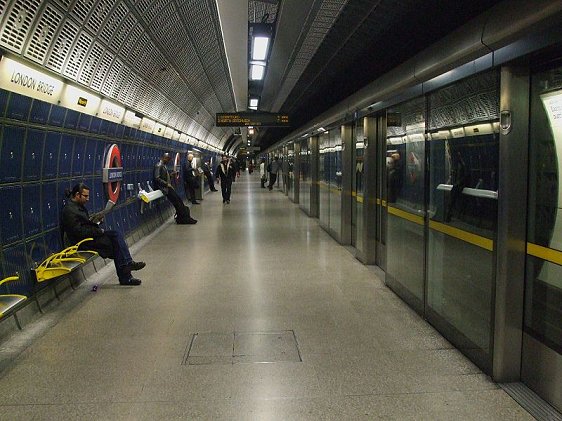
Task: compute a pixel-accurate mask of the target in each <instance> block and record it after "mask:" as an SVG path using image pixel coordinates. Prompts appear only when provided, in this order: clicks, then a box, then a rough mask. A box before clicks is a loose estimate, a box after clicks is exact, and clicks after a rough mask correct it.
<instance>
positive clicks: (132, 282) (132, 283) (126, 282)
mask: <svg viewBox="0 0 562 421" xmlns="http://www.w3.org/2000/svg"><path fill="white" fill-rule="evenodd" d="M141 282H142V281H141V280H140V279H137V278H129V279H127V280H124V281H119V283H120V284H121V285H129V286H135V285H140V284H141Z"/></svg>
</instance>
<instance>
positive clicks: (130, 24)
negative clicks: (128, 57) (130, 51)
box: [109, 13, 137, 51]
mask: <svg viewBox="0 0 562 421" xmlns="http://www.w3.org/2000/svg"><path fill="white" fill-rule="evenodd" d="M136 24H137V20H136V19H135V17H134V16H133V15H132V14H130V13H129V14H128V15H127V17H126V18H125V20H124V21H123V23H122V24H121V26H120V27H119V29H118V30H117V32H116V33H115V36H114V37H113V39H112V41H111V44H110V45H109V47H110V48H111V49H113V50H114V51H118V50H119V48H121V47H122V45H123V43H124V42H125V39H127V36H128V35H129V33H130V32H131V31H132V30H133V28H134V27H135V25H136ZM127 47H129V46H128V45H127Z"/></svg>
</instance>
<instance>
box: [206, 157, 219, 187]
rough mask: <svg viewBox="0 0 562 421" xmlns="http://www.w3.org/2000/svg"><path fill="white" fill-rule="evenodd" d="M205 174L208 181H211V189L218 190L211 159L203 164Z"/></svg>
mask: <svg viewBox="0 0 562 421" xmlns="http://www.w3.org/2000/svg"><path fill="white" fill-rule="evenodd" d="M203 174H205V177H206V178H207V182H208V183H209V189H210V190H211V191H218V190H217V189H216V188H215V179H214V178H213V173H212V172H211V165H210V164H209V161H206V162H205V163H204V164H203Z"/></svg>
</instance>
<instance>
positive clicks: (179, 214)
mask: <svg viewBox="0 0 562 421" xmlns="http://www.w3.org/2000/svg"><path fill="white" fill-rule="evenodd" d="M170 159H171V157H170V154H169V153H165V154H163V155H162V157H161V158H160V161H158V163H157V164H156V165H155V166H154V172H153V174H154V184H155V186H156V187H157V188H159V189H160V190H161V191H162V193H164V196H166V198H167V199H168V200H169V201H170V202H171V203H172V205H174V208H175V209H176V223H177V224H196V223H197V220H196V219H193V218H192V217H191V215H190V212H189V208H188V207H187V206H185V205H184V204H183V202H182V200H181V199H180V197H179V196H178V194H177V193H176V191H175V190H174V188H173V187H172V184H171V183H170V173H168V168H167V167H166V164H167V163H168V162H170Z"/></svg>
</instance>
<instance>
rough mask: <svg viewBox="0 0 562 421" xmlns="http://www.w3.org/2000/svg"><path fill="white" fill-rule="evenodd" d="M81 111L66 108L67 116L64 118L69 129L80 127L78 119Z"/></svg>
mask: <svg viewBox="0 0 562 421" xmlns="http://www.w3.org/2000/svg"><path fill="white" fill-rule="evenodd" d="M79 117H80V113H79V112H78V111H74V110H66V117H65V118H64V127H65V128H67V129H76V128H77V127H78V119H79Z"/></svg>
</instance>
